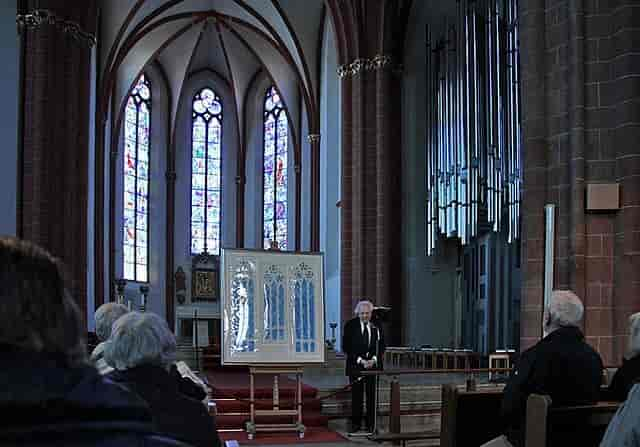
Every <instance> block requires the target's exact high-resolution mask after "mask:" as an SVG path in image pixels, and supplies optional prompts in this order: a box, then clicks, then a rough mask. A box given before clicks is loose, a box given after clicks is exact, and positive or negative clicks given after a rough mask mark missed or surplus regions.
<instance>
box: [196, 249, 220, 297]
mask: <svg viewBox="0 0 640 447" xmlns="http://www.w3.org/2000/svg"><path fill="white" fill-rule="evenodd" d="M219 298H220V262H219V258H218V257H217V256H213V255H210V254H209V253H202V254H199V255H198V256H196V257H195V258H194V259H193V266H192V269H191V301H217V300H218V299H219Z"/></svg>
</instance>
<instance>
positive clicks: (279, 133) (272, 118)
mask: <svg viewBox="0 0 640 447" xmlns="http://www.w3.org/2000/svg"><path fill="white" fill-rule="evenodd" d="M271 123H273V127H271V126H270V124H271ZM262 125H263V140H262V191H263V194H262V244H263V248H265V249H267V248H269V247H270V246H271V241H272V240H275V241H277V242H278V248H280V249H282V250H286V249H287V248H288V247H289V229H288V212H289V201H288V181H289V176H288V163H289V154H288V150H289V144H288V143H289V121H288V118H287V113H286V110H285V108H284V105H283V103H282V99H281V97H280V94H279V92H278V90H277V89H276V88H275V86H273V85H271V86H269V88H267V90H266V92H265V95H264V100H263V121H262ZM269 134H271V135H272V136H270V135H269ZM269 141H272V142H273V149H271V148H270V147H271V145H270V144H268V143H269ZM272 152H273V154H271V153H272ZM271 155H273V164H271V168H270V170H268V169H267V168H268V162H269V160H268V157H270V156H271ZM278 172H280V174H278ZM279 179H283V181H279ZM271 184H272V185H273V190H272V191H271V190H270V188H268V187H267V186H270V185H271ZM280 191H284V192H283V193H281V195H280V196H281V197H284V200H280V201H278V196H279V192H280ZM269 199H270V200H269ZM278 205H281V207H282V209H283V211H282V214H281V215H279V213H278ZM279 223H280V225H278V224H279Z"/></svg>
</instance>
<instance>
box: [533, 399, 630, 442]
mask: <svg viewBox="0 0 640 447" xmlns="http://www.w3.org/2000/svg"><path fill="white" fill-rule="evenodd" d="M619 405H620V403H618V402H607V401H600V402H596V403H595V404H592V405H578V406H571V407H551V398H550V397H549V396H542V395H539V394H532V395H530V396H529V398H528V399H527V420H526V429H525V447H547V446H550V447H555V446H565V445H579V446H580V447H590V446H594V447H596V446H598V445H600V441H601V440H602V437H603V436H604V432H605V430H606V429H607V426H608V425H609V422H610V421H611V419H612V418H613V415H614V414H615V412H616V411H617V410H618V407H619Z"/></svg>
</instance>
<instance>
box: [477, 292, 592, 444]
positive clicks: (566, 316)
mask: <svg viewBox="0 0 640 447" xmlns="http://www.w3.org/2000/svg"><path fill="white" fill-rule="evenodd" d="M583 314H584V307H583V305H582V302H581V301H580V299H579V298H578V297H577V296H576V295H575V294H574V293H573V292H570V291H568V290H554V291H553V294H552V296H551V298H550V300H549V303H548V304H547V306H546V308H545V311H544V338H543V339H542V340H540V341H539V342H538V343H536V344H535V345H534V346H532V347H531V348H529V349H527V350H526V351H524V352H523V353H522V354H521V356H520V359H519V360H518V362H517V364H516V367H515V369H514V370H513V372H512V373H511V376H510V378H509V381H508V383H507V386H506V387H505V389H504V397H503V400H502V408H501V415H500V416H501V420H502V422H503V423H504V425H505V435H506V436H501V437H499V438H496V439H494V440H492V441H489V442H488V443H486V444H484V445H483V446H482V447H496V446H500V447H503V446H512V445H515V446H520V445H524V424H525V413H526V406H527V398H528V397H529V395H530V394H533V393H535V394H545V395H548V396H550V397H551V401H552V403H553V405H554V406H570V405H581V404H590V403H593V402H595V401H597V400H598V397H599V394H600V383H601V381H602V360H601V359H600V355H599V354H598V353H597V352H596V351H595V350H594V349H593V348H592V347H591V346H590V345H589V344H588V343H586V341H585V339H584V335H583V334H582V332H581V331H580V329H579V325H580V322H581V321H582V316H583ZM586 433H588V432H585V434H586ZM581 435H582V433H580V431H577V432H576V433H575V434H574V433H572V434H571V436H572V442H570V444H571V445H588V442H587V443H584V442H582V440H581V438H580V436H581ZM560 445H564V444H560Z"/></svg>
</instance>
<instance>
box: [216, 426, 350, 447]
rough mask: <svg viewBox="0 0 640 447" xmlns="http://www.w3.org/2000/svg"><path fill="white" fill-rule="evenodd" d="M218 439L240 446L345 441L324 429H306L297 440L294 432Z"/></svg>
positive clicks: (235, 434) (228, 434) (223, 434)
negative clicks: (234, 442)
mask: <svg viewBox="0 0 640 447" xmlns="http://www.w3.org/2000/svg"><path fill="white" fill-rule="evenodd" d="M218 435H219V436H220V439H221V440H222V441H223V442H224V441H229V440H233V439H235V440H236V441H238V443H240V445H267V444H293V445H295V444H307V443H312V442H342V441H344V440H345V438H343V437H342V436H340V435H339V434H338V433H336V432H333V431H331V430H329V429H327V428H324V427H311V428H307V431H306V432H305V433H304V438H302V439H300V438H298V434H297V433H295V432H284V433H260V432H258V433H257V434H256V436H255V438H254V439H253V440H252V441H249V440H248V439H247V434H246V433H245V432H220V433H218Z"/></svg>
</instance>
